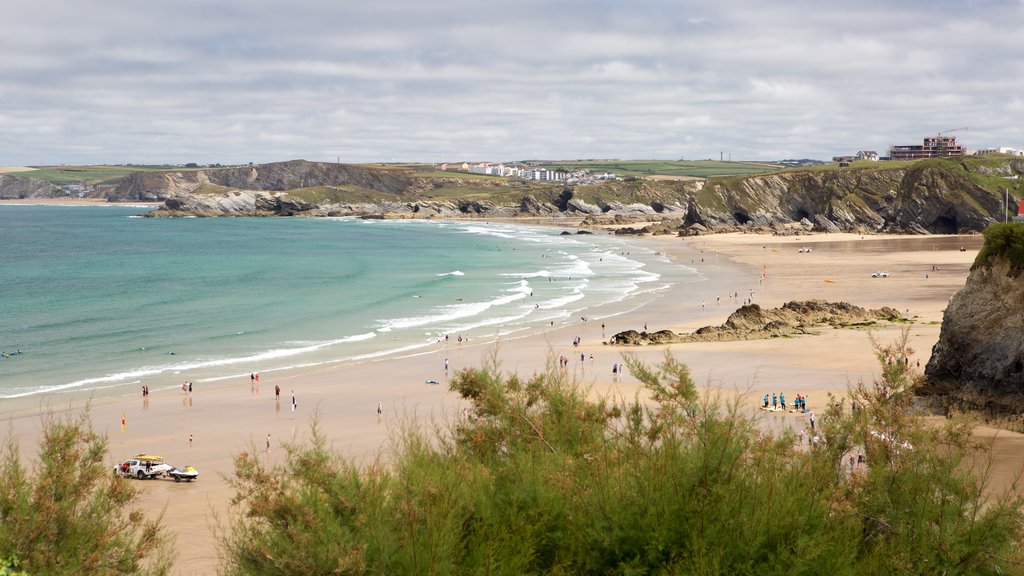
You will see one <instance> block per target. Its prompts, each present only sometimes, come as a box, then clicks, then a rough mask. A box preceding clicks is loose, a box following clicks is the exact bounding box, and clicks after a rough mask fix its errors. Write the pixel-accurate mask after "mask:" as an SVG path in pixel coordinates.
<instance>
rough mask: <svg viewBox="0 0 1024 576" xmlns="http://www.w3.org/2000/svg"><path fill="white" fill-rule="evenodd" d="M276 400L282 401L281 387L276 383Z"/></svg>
mask: <svg viewBox="0 0 1024 576" xmlns="http://www.w3.org/2000/svg"><path fill="white" fill-rule="evenodd" d="M274 400H277V401H278V402H280V401H281V387H280V386H278V385H277V384H274Z"/></svg>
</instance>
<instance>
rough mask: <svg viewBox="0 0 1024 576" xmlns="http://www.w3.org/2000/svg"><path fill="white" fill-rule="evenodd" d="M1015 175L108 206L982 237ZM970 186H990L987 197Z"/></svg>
mask: <svg viewBox="0 0 1024 576" xmlns="http://www.w3.org/2000/svg"><path fill="white" fill-rule="evenodd" d="M1022 172H1024V163H1020V162H1017V161H1005V162H1001V163H1000V162H995V163H993V162H988V163H985V162H984V161H967V160H963V161H961V162H959V163H957V162H954V161H943V162H932V161H926V162H921V163H917V164H913V165H911V166H910V167H899V166H897V167H888V166H885V165H880V166H879V167H877V168H876V167H871V168H851V169H826V170H817V171H793V172H780V173H773V174H765V175H760V176H749V177H731V178H713V179H710V180H709V181H707V182H706V183H705V182H700V181H697V182H654V181H649V180H643V179H630V180H626V181H619V182H609V183H605V184H598V185H590V186H562V185H546V184H537V183H524V182H516V181H509V180H505V179H497V178H494V179H480V178H472V179H471V178H460V177H458V176H456V175H453V177H451V178H432V177H431V178H427V177H420V176H417V175H416V174H415V173H413V172H411V171H408V170H400V169H391V168H369V167H363V166H352V165H346V164H326V163H317V162H306V161H302V160H297V161H291V162H279V163H275V164H266V165H261V166H251V167H242V168H223V169H213V170H195V171H181V172H169V173H138V174H133V175H132V176H130V177H128V178H126V179H125V180H124V181H122V182H121V184H120V185H119V186H118V188H117V190H116V191H115V192H114V193H113V194H112V195H111V197H112V198H111V199H114V200H168V203H167V205H166V206H165V208H164V209H163V210H160V211H157V212H156V213H155V214H154V215H175V214H185V213H190V212H191V213H194V214H198V215H206V216H219V215H223V216H230V215H249V214H253V213H259V214H265V215H275V214H280V215H293V214H309V215H318V214H325V213H331V214H354V215H364V216H381V217H389V216H394V217H408V218H424V217H435V216H449V215H466V216H472V215H479V216H483V217H497V216H502V217H515V216H536V215H544V214H562V215H568V216H579V217H583V218H586V221H587V222H588V223H591V224H605V223H612V222H615V223H619V222H622V223H630V222H637V221H651V220H661V221H664V222H665V223H666V224H667V225H670V226H674V227H675V228H676V229H677V231H679V232H680V233H683V234H692V233H700V232H703V231H706V230H715V231H725V230H746V229H758V230H760V231H780V232H782V231H790V230H793V231H820V232H838V231H850V232H861V233H863V232H877V231H885V232H896V233H926V232H933V233H956V232H980V231H981V230H983V229H984V228H985V227H986V226H988V225H989V224H991V223H993V222H997V221H999V220H1001V219H1002V218H1003V214H1002V209H1003V197H1002V193H1001V189H999V190H997V191H996V192H992V191H990V190H991V189H993V188H994V187H997V186H996V184H993V182H995V183H997V184H998V183H1002V182H1005V180H1003V179H1004V178H1006V177H1008V176H1013V175H1019V174H1021V173H1022ZM986 178H988V179H989V180H985V179H986ZM978 182H988V184H986V186H987V188H986V186H982V185H980V184H978ZM258 192H264V193H266V194H264V195H262V196H261V195H259V194H257V193H258ZM240 194H241V196H240ZM218 195H219V196H221V198H219V199H218V198H213V197H212V196H218ZM190 196H194V197H190ZM257 198H262V200H259V201H258V202H257Z"/></svg>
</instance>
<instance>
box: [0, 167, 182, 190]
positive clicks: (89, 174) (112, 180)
mask: <svg viewBox="0 0 1024 576" xmlns="http://www.w3.org/2000/svg"><path fill="white" fill-rule="evenodd" d="M173 170H174V168H172V167H170V166H42V167H40V168H39V169H38V170H32V171H29V172H12V173H11V175H12V176H21V177H24V178H34V179H36V180H46V181H48V182H54V183H56V182H63V181H68V180H78V181H82V182H85V183H86V184H88V185H90V186H95V185H96V184H117V183H118V182H120V181H121V180H122V179H124V177H125V176H127V175H129V174H132V173H133V172H171V171H173Z"/></svg>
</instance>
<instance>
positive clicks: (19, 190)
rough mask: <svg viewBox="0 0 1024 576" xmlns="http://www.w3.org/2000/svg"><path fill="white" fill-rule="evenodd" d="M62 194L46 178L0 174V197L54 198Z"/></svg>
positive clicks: (62, 194)
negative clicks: (38, 178)
mask: <svg viewBox="0 0 1024 576" xmlns="http://www.w3.org/2000/svg"><path fill="white" fill-rule="evenodd" d="M64 195H65V194H64V192H63V191H62V190H61V189H60V188H58V187H57V186H54V185H53V184H51V183H49V182H47V181H46V180H37V179H35V178H22V177H20V176H9V175H6V174H0V199H24V198H54V197H57V196H64Z"/></svg>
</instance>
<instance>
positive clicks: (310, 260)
mask: <svg viewBox="0 0 1024 576" xmlns="http://www.w3.org/2000/svg"><path fill="white" fill-rule="evenodd" d="M147 209H148V208H146V207H140V206H31V205H0V352H3V354H4V356H3V357H0V399H5V398H8V399H9V398H17V397H25V396H33V395H39V396H47V397H57V398H59V397H60V396H59V395H60V394H67V393H84V392H88V393H98V392H101V391H102V392H108V393H114V394H117V393H124V394H137V393H138V389H139V387H140V386H141V385H143V384H145V385H148V386H149V387H150V389H151V390H158V389H161V388H174V387H179V386H180V385H181V383H182V382H183V381H184V380H191V381H193V382H196V383H199V382H214V381H218V380H224V379H231V378H240V377H247V376H248V375H249V374H250V373H253V372H271V371H277V370H285V369H290V368H298V367H308V366H316V365H322V364H331V363H345V362H354V361H361V360H367V359H371V358H376V357H381V356H386V355H409V354H417V353H421V352H426V351H429V350H430V349H431V347H433V346H436V344H437V342H438V341H439V340H440V339H443V338H444V337H445V336H446V335H447V336H448V338H450V339H456V338H459V337H462V338H464V339H468V340H471V341H474V342H476V341H481V340H484V341H487V340H494V339H495V338H497V337H498V336H502V337H504V336H512V337H515V336H517V335H527V334H530V333H536V332H539V331H541V330H544V329H547V328H550V327H551V326H561V325H565V324H568V323H570V322H578V321H579V318H580V317H587V318H588V319H589V320H591V321H600V320H601V319H602V318H607V317H610V316H613V315H616V314H620V313H622V312H625V311H628V310H631V309H635V308H636V307H638V306H640V305H642V304H644V303H645V302H647V301H649V300H650V299H652V298H656V297H658V295H659V294H660V293H661V292H663V291H664V290H666V289H667V288H669V287H671V286H673V285H675V284H678V283H686V282H696V281H699V280H701V276H700V275H699V274H698V273H697V272H696V271H695V270H694V269H692V268H690V267H687V266H684V265H681V264H676V263H672V262H670V261H669V260H668V259H666V258H665V257H664V256H663V255H661V254H658V253H656V252H654V251H652V250H650V249H648V248H644V247H638V246H636V245H632V244H631V243H630V242H629V241H628V240H624V239H621V238H617V237H613V236H609V235H604V234H595V235H576V234H572V235H562V234H561V233H562V231H563V230H570V231H574V230H572V229H571V228H564V229H560V228H557V227H549V226H527V225H519V224H505V223H487V222H482V221H420V220H417V221H408V220H360V219H352V218H211V219H202V218H176V219H164V218H141V217H139V214H141V213H143V212H145V211H146V210H147Z"/></svg>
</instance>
